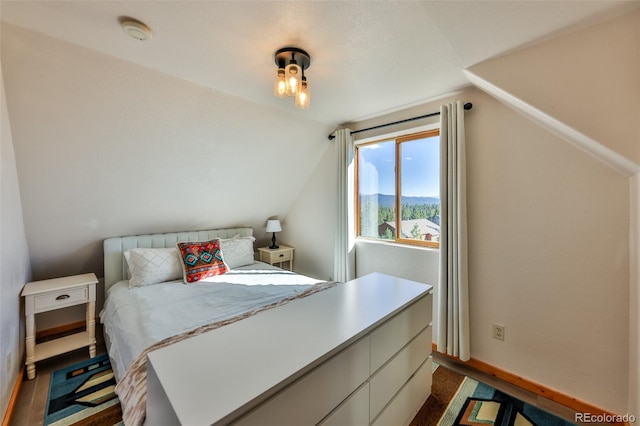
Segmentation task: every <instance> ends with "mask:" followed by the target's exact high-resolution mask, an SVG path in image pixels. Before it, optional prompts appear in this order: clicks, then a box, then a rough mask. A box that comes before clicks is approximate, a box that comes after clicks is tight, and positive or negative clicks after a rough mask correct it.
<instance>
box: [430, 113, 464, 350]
mask: <svg viewBox="0 0 640 426" xmlns="http://www.w3.org/2000/svg"><path fill="white" fill-rule="evenodd" d="M440 203H441V208H440V279H439V282H438V323H437V331H436V332H437V349H438V352H441V353H446V354H447V355H450V356H454V357H458V358H460V359H461V360H463V361H468V360H469V358H470V356H471V355H470V353H471V351H470V348H469V283H468V273H467V197H466V164H465V137H464V107H463V104H462V102H460V101H458V102H456V103H455V104H448V105H442V106H441V107H440Z"/></svg>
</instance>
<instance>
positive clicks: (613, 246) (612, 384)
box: [288, 89, 629, 412]
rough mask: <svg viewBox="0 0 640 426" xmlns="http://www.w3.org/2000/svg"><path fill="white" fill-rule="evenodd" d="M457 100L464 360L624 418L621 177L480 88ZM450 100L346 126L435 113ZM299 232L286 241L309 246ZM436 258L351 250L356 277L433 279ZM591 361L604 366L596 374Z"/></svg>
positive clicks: (625, 271)
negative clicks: (467, 319)
mask: <svg viewBox="0 0 640 426" xmlns="http://www.w3.org/2000/svg"><path fill="white" fill-rule="evenodd" d="M455 97H456V98H458V99H460V100H463V101H465V102H472V103H473V104H474V107H473V110H471V111H470V112H468V113H467V115H466V131H467V162H468V174H467V180H468V209H469V274H470V276H469V280H470V299H471V355H472V357H474V358H476V359H479V360H482V361H485V362H487V363H489V364H493V365H496V366H498V367H500V368H503V369H505V370H507V371H510V372H512V373H514V374H517V375H520V376H523V377H525V378H527V379H529V380H532V381H535V382H538V383H541V384H543V385H546V386H549V387H551V388H553V389H556V390H558V391H560V392H563V393H566V394H568V395H572V396H574V397H577V398H579V399H582V400H585V401H587V402H590V403H592V404H594V405H597V406H601V407H603V408H607V409H609V410H613V411H617V412H626V407H627V398H626V395H627V386H628V381H627V374H628V369H627V365H628V341H627V339H628V330H629V327H628V313H629V307H628V283H629V247H628V235H629V220H628V214H629V213H628V212H629V195H628V194H629V193H628V191H629V184H628V180H627V179H626V178H624V177H622V176H619V175H618V174H617V173H615V172H614V171H612V170H610V169H608V168H607V167H606V166H604V165H603V164H602V163H600V162H598V161H596V160H594V159H593V158H592V157H590V156H588V155H586V154H584V153H583V152H581V151H578V150H577V149H575V148H574V147H572V146H570V145H568V144H566V143H565V142H564V141H562V140H561V139H559V138H558V137H556V136H555V135H553V134H551V133H549V132H548V131H546V130H544V129H542V128H540V127H538V126H536V125H535V124H533V123H532V122H531V121H529V120H527V119H526V118H524V117H522V116H521V115H519V114H517V113H516V112H514V111H513V110H511V109H509V108H508V107H506V106H504V105H503V104H501V103H499V102H498V101H496V100H495V99H493V98H491V97H490V96H488V95H486V94H484V93H482V92H480V91H478V90H475V89H470V90H467V91H466V92H464V93H462V94H458V95H456V96H455ZM449 99H450V98H447V99H443V100H439V101H436V102H431V103H427V104H425V105H423V106H420V107H419V108H417V109H416V108H412V109H410V110H408V111H406V112H402V111H401V112H397V113H394V114H393V115H392V116H388V117H386V119H385V117H382V118H380V119H376V120H370V121H368V122H366V123H357V125H354V124H352V127H353V128H355V127H366V125H369V124H371V123H373V122H374V121H378V122H384V121H391V120H395V119H398V118H407V117H410V116H414V115H419V114H420V113H426V112H432V111H436V110H437V109H438V105H439V104H440V103H441V102H445V101H448V100H449ZM416 113H417V114H416ZM403 115H404V117H402V116H403ZM390 117H392V118H390ZM420 124H424V123H420ZM394 130H395V129H394ZM333 161H334V159H333V158H331V157H329V156H328V157H327V158H325V159H323V164H322V165H321V166H319V167H318V170H324V171H325V173H324V175H323V174H321V173H316V174H314V176H313V179H315V180H316V182H315V183H314V182H309V183H308V184H307V185H308V186H309V187H314V188H316V189H317V190H322V189H323V188H324V192H323V193H320V192H318V193H316V194H314V196H313V198H314V200H316V204H331V205H332V206H334V205H335V200H334V194H335V190H334V189H333V188H331V187H330V186H326V187H325V186H323V185H321V184H320V183H319V182H323V181H325V180H330V179H332V178H331V176H330V174H331V173H333V164H334V163H333ZM311 208H312V205H311V204H310V203H307V204H306V205H304V208H303V206H302V205H298V204H296V206H294V210H292V212H293V211H296V215H297V216H298V217H304V216H305V214H306V213H305V212H307V211H310V210H306V209H311ZM289 218H291V213H290V215H289V216H288V219H289ZM327 223H328V221H327ZM300 232H302V231H300ZM305 235H306V237H305V236H304V235H303V234H300V235H295V236H294V237H295V238H297V239H298V240H299V241H301V240H303V239H305V238H308V239H309V240H311V239H312V236H311V234H305ZM332 244H333V241H331V242H328V241H327V242H326V245H325V246H324V247H322V248H319V250H320V251H324V252H330V251H331V249H332ZM407 253H410V254H409V256H410V257H407ZM433 254H434V253H433V251H429V250H421V249H415V248H403V249H400V250H397V249H395V247H391V246H385V245H380V244H378V245H375V244H370V243H363V242H358V243H357V245H356V264H357V274H358V275H361V274H363V273H366V272H371V271H379V272H392V273H395V274H400V275H403V276H407V277H412V278H413V279H417V280H418V281H423V282H434V281H435V280H436V278H437V256H433ZM416 265H419V266H416ZM492 323H500V324H504V325H505V326H506V340H505V341H504V342H500V341H498V340H495V339H493V338H492V337H491V324H492ZM613 348H615V349H613ZM598 359H600V360H605V359H606V360H607V362H599V363H598V368H594V360H598ZM594 384H597V385H594Z"/></svg>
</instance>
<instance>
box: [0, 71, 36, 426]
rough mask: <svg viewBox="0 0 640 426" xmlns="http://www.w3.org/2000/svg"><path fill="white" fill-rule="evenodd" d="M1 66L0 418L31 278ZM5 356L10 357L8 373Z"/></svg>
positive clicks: (18, 356)
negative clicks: (22, 294)
mask: <svg viewBox="0 0 640 426" xmlns="http://www.w3.org/2000/svg"><path fill="white" fill-rule="evenodd" d="M2 65H3V64H2V63H1V61H0V92H1V94H2V104H1V108H2V118H1V119H2V124H1V126H0V132H1V133H0V138H1V139H0V161H1V165H0V357H1V358H0V360H1V362H0V418H4V415H5V413H6V409H7V404H8V403H9V399H10V397H11V392H12V391H13V386H14V384H15V383H16V379H17V377H18V375H19V374H21V373H22V361H23V355H24V344H23V343H22V342H23V341H24V327H23V326H22V325H21V318H22V315H23V312H24V310H23V309H21V306H22V301H21V298H20V292H21V291H22V287H23V286H24V284H25V283H26V282H28V281H30V278H31V265H30V262H29V250H28V247H27V238H26V236H25V230H24V223H23V218H22V202H21V200H20V188H19V185H18V174H17V171H16V161H15V155H14V147H13V138H12V136H11V125H10V123H9V115H8V112H7V102H6V98H5V90H4V78H3V74H2ZM7 356H10V357H11V360H10V362H9V366H8V367H9V368H8V369H7Z"/></svg>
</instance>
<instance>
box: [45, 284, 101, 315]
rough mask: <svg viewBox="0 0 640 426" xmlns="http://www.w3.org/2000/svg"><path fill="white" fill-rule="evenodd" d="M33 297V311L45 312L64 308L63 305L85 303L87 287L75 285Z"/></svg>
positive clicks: (87, 292) (87, 295) (87, 299)
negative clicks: (74, 286)
mask: <svg viewBox="0 0 640 426" xmlns="http://www.w3.org/2000/svg"><path fill="white" fill-rule="evenodd" d="M33 299H34V300H33V303H34V312H35V313H38V312H46V311H50V310H52V309H58V308H64V307H65V306H73V305H79V304H81V303H86V302H88V301H89V291H88V288H87V287H76V288H71V289H65V290H57V291H52V292H49V293H42V294H37V295H35V296H34V297H33Z"/></svg>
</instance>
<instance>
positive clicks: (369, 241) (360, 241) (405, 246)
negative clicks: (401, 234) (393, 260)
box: [356, 237, 440, 252]
mask: <svg viewBox="0 0 640 426" xmlns="http://www.w3.org/2000/svg"><path fill="white" fill-rule="evenodd" d="M358 244H371V245H383V246H391V247H398V248H403V249H409V250H421V251H430V252H439V251H440V249H439V248H436V247H425V246H419V245H415V244H403V243H399V242H397V241H384V240H376V239H373V238H372V239H369V238H362V237H356V246H357V245H358Z"/></svg>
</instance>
